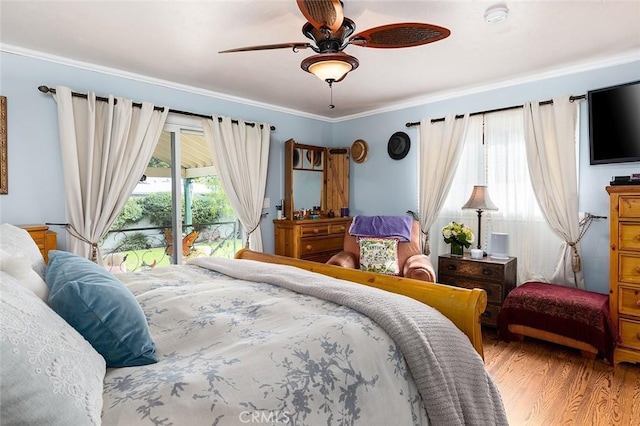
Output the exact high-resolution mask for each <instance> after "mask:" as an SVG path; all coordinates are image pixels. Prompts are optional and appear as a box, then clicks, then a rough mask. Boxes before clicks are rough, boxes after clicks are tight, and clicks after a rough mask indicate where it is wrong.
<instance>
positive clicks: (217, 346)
mask: <svg viewBox="0 0 640 426" xmlns="http://www.w3.org/2000/svg"><path fill="white" fill-rule="evenodd" d="M4 240H5V239H4V238H3V244H4ZM0 253H2V252H0ZM2 256H3V257H2V259H1V260H0V265H2V271H0V274H1V277H2V279H1V280H0V281H1V282H0V284H1V285H2V293H1V294H2V300H1V301H2V322H1V324H2V325H1V327H0V330H1V333H0V342H1V344H2V380H0V385H1V386H2V389H1V390H0V391H1V395H2V404H1V409H2V413H1V416H2V421H3V424H5V422H7V423H6V424H12V423H20V422H21V423H30V424H41V423H46V424H74V425H82V424H100V423H102V424H104V425H133V424H142V425H144V424H150V425H181V424H185V425H187V424H188V425H199V424H203V425H237V424H246V423H258V424H290V425H312V426H313V425H319V424H323V425H324V424H326V425H344V424H356V425H357V424H363V425H378V424H380V425H382V424H385V425H386V424H398V425H400V424H409V425H423V424H433V425H454V424H478V425H497V424H507V420H506V415H505V412H504V408H503V405H502V401H501V398H500V394H499V392H498V389H497V387H496V386H495V384H494V382H493V380H492V378H491V376H490V375H489V374H488V372H487V371H486V369H485V368H484V363H483V359H482V341H481V334H480V323H479V315H480V314H481V312H482V311H483V310H484V307H485V306H486V296H485V294H484V292H482V291H480V290H466V289H461V288H451V287H448V286H442V285H438V284H433V283H426V282H422V281H414V280H410V279H404V278H399V277H388V276H384V275H380V274H373V273H363V272H359V271H353V270H344V269H343V268H339V267H334V266H330V265H323V264H317V263H313V262H306V261H301V260H296V259H290V258H285V257H280V256H273V255H269V254H264V253H256V252H252V251H249V250H241V251H239V252H238V253H237V255H236V259H218V258H198V259H194V260H192V261H190V262H188V264H186V265H179V266H178V265H174V266H170V267H162V268H154V269H150V270H147V271H142V272H130V273H126V274H120V275H118V276H117V277H116V276H114V275H113V274H110V273H108V272H106V270H104V268H100V267H99V266H98V265H95V264H93V263H91V262H89V261H88V260H86V259H82V258H80V257H78V256H75V255H72V254H70V253H66V252H62V251H53V252H50V254H49V256H50V259H51V260H50V263H49V265H48V266H47V267H46V269H45V271H44V281H46V286H47V288H48V290H49V294H48V295H47V296H46V297H44V298H43V297H39V296H38V295H36V293H35V292H34V291H32V290H30V289H25V285H24V282H23V281H24V274H22V275H21V274H20V273H19V271H16V270H15V268H13V270H12V268H11V267H9V265H10V264H12V263H15V262H14V261H15V258H16V257H19V256H21V254H20V253H19V252H17V251H16V250H13V251H12V252H9V254H7V252H5V253H4V254H2ZM23 257H24V256H23ZM34 259H35V257H34ZM36 263H37V262H36V260H34V261H33V265H34V270H38V269H39V268H40V267H39V266H38V265H37V264H36ZM30 272H32V271H30ZM38 272H40V273H42V270H39V271H38ZM29 275H32V274H31V273H29ZM31 278H33V276H31ZM103 280H104V283H102V281H103ZM359 284H366V285H359ZM397 293H405V294H406V295H402V294H397ZM70 295H72V296H70ZM407 296H409V297H407ZM116 301H117V303H116ZM427 305H431V306H432V307H435V308H437V309H433V308H432V307H429V306H427ZM79 306H82V307H83V308H85V307H88V308H89V309H87V310H86V312H83V311H82V310H79ZM125 306H129V307H130V308H131V309H130V310H129V311H127V310H126V309H125V308H124V307H125ZM94 317H99V318H100V321H98V322H99V324H97V325H96V324H91V323H93V322H95V318H94ZM110 322H113V323H114V324H110ZM105 324H106V325H105ZM105 327H106V328H107V330H106V331H105V330H104V329H105ZM118 333H120V334H119V335H118ZM114 334H115V335H117V337H116V338H114V336H113V335H114ZM43 336H44V337H43Z"/></svg>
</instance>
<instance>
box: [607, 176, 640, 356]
mask: <svg viewBox="0 0 640 426" xmlns="http://www.w3.org/2000/svg"><path fill="white" fill-rule="evenodd" d="M607 192H608V193H609V198H610V216H609V217H610V226H611V234H610V240H611V248H610V260H609V265H610V270H609V285H610V297H609V307H610V310H611V318H612V320H613V322H614V324H616V325H617V326H618V330H619V332H620V336H621V338H622V343H620V344H619V346H618V347H617V348H616V349H615V352H614V364H616V363H619V362H640V185H619V186H618V185H616V186H608V187H607Z"/></svg>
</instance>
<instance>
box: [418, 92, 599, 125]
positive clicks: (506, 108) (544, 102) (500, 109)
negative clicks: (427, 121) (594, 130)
mask: <svg viewBox="0 0 640 426" xmlns="http://www.w3.org/2000/svg"><path fill="white" fill-rule="evenodd" d="M585 97H586V95H578V96H569V100H570V101H571V102H574V101H578V100H580V99H584V98H585ZM552 103H553V100H551V99H550V100H548V101H541V102H540V105H551V104H552ZM518 108H524V107H523V106H522V105H514V106H510V107H504V108H498V109H490V110H487V111H477V112H472V113H471V114H469V116H470V117H471V116H474V115H480V114H490V113H492V112H500V111H509V110H511V109H518ZM462 117H464V114H460V115H456V118H462ZM439 121H444V117H442V118H432V119H431V122H432V123H437V122H439ZM419 125H420V122H419V121H414V122H409V123H407V124H406V126H407V127H413V126H419Z"/></svg>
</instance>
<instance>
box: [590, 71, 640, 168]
mask: <svg viewBox="0 0 640 426" xmlns="http://www.w3.org/2000/svg"><path fill="white" fill-rule="evenodd" d="M587 101H588V105H589V150H590V153H591V164H608V163H625V162H632V161H640V81H636V82H633V83H627V84H622V85H619V86H613V87H607V88H604V89H598V90H592V91H590V92H588V93H587Z"/></svg>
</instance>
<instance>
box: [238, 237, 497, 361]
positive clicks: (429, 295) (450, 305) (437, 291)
mask: <svg viewBox="0 0 640 426" xmlns="http://www.w3.org/2000/svg"><path fill="white" fill-rule="evenodd" d="M235 257H236V259H249V260H257V261H260V262H267V263H277V264H281V265H290V266H295V267H298V268H301V269H306V270H308V271H312V272H317V273H319V274H323V275H327V276H330V277H334V278H339V279H342V280H347V281H352V282H356V283H359V284H364V285H368V286H371V287H376V288H379V289H382V290H386V291H390V292H392V293H398V294H403V295H405V296H408V297H411V298H413V299H416V300H418V301H420V302H422V303H424V304H427V305H429V306H432V307H433V308H435V309H437V310H438V311H440V312H441V313H442V314H443V315H444V316H446V317H447V318H449V319H450V320H451V322H453V323H454V324H455V325H456V327H458V328H459V329H460V330H462V332H463V333H464V334H466V335H467V336H468V337H469V340H470V341H471V344H472V345H473V347H474V348H475V350H476V351H477V352H478V353H479V354H480V356H481V357H482V358H483V359H484V353H483V349H482V330H481V328H480V315H481V314H482V313H483V312H484V310H485V308H486V307H487V294H486V293H485V291H484V290H481V289H478V288H474V289H472V290H469V289H466V288H460V287H452V286H448V285H444V284H437V283H430V282H426V281H419V280H413V279H409V278H403V277H396V276H391V275H383V274H376V273H373V272H364V271H360V270H357V269H346V268H341V267H339V266H333V265H326V264H323V263H316V262H310V261H306V260H300V259H294V258H291V257H285V256H278V255H273V254H267V253H260V252H255V251H251V250H248V249H241V250H239V251H238V252H237V253H236V255H235Z"/></svg>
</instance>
